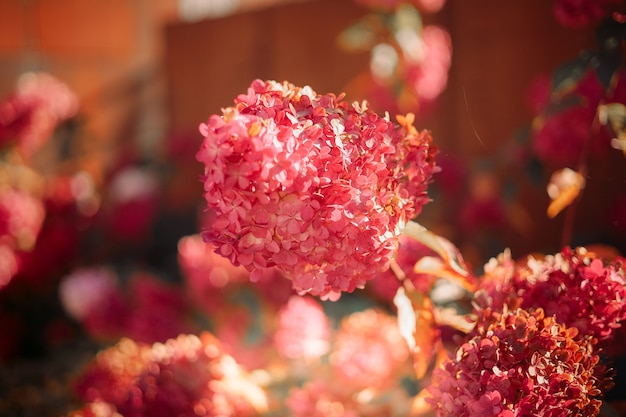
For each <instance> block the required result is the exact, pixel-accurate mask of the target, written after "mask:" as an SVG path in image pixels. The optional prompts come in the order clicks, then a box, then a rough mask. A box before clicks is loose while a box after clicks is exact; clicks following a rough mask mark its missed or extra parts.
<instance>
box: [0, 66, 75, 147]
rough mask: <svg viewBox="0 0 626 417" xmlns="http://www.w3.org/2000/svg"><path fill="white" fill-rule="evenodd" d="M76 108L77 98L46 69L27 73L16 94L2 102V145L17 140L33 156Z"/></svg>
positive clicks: (0, 130)
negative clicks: (42, 71)
mask: <svg viewBox="0 0 626 417" xmlns="http://www.w3.org/2000/svg"><path fill="white" fill-rule="evenodd" d="M77 110H78V99H77V97H76V96H75V95H74V93H73V92H72V91H71V90H70V89H69V88H68V86H67V85H65V84H64V83H63V82H61V81H59V80H58V79H56V78H55V77H53V76H52V75H49V74H46V73H28V74H24V75H23V76H21V77H20V79H19V80H18V84H17V86H16V89H15V91H14V92H13V94H12V95H10V96H9V97H8V98H7V99H5V100H4V101H2V102H0V146H2V145H5V144H7V143H8V144H11V145H13V144H16V145H17V146H18V148H19V149H20V151H21V152H22V154H24V155H25V156H30V155H32V154H33V153H34V152H35V151H36V150H38V149H39V148H40V147H41V146H42V145H43V144H44V143H45V141H46V140H47V139H48V138H49V137H50V136H51V135H52V132H53V130H54V128H55V127H56V125H57V124H58V123H59V122H61V121H63V120H65V119H69V118H71V117H72V116H74V114H76V111H77Z"/></svg>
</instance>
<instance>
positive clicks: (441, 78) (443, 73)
mask: <svg viewBox="0 0 626 417" xmlns="http://www.w3.org/2000/svg"><path fill="white" fill-rule="evenodd" d="M420 36H421V41H422V44H423V50H424V51H423V56H422V59H421V60H420V61H419V62H411V61H407V68H406V81H405V82H406V83H407V84H408V85H409V86H411V87H412V88H413V89H414V90H415V94H416V95H417V101H418V103H419V104H420V107H424V106H427V105H429V104H432V103H433V102H434V101H435V99H436V98H437V97H439V95H440V94H441V93H442V92H443V90H444V89H445V88H446V85H447V84H448V71H449V70H450V65H451V63H452V41H451V39H450V34H448V32H447V31H446V30H445V29H443V28H441V27H439V26H434V25H426V26H424V28H423V29H422V32H421V35H420Z"/></svg>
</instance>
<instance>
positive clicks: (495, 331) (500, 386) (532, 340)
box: [427, 309, 611, 417]
mask: <svg viewBox="0 0 626 417" xmlns="http://www.w3.org/2000/svg"><path fill="white" fill-rule="evenodd" d="M577 334H578V330H577V329H576V328H567V327H565V326H564V325H562V324H560V323H558V322H557V321H556V320H555V318H554V317H548V316H546V315H545V314H544V312H543V310H541V309H537V310H534V312H532V313H529V312H527V311H525V310H521V309H517V310H512V311H509V312H505V313H502V314H500V313H493V314H492V313H491V311H490V310H489V309H485V310H483V311H482V317H481V318H480V319H479V324H478V326H477V327H476V329H475V331H474V332H473V333H472V334H471V335H470V339H469V340H468V341H467V342H465V343H464V344H463V345H461V346H460V347H459V348H458V350H457V351H456V354H455V355H454V357H452V358H450V359H449V360H447V361H446V362H444V364H443V366H442V368H438V369H436V370H435V371H434V372H433V381H432V384H431V386H430V387H429V388H428V390H429V392H430V394H431V395H432V397H431V398H429V399H428V400H427V401H429V402H430V403H431V404H432V405H433V406H434V407H435V409H436V411H437V416H440V417H446V416H450V417H485V416H498V417H505V416H506V417H513V416H529V417H534V416H536V417H539V416H554V417H557V416H563V417H565V416H571V415H576V416H597V415H598V413H599V411H600V405H601V404H602V401H601V398H602V396H603V394H604V392H606V391H607V390H608V389H610V387H611V381H610V380H609V379H608V378H607V377H606V368H605V367H604V366H602V365H601V364H600V363H599V357H598V355H597V354H595V353H594V343H595V341H594V340H595V339H593V338H592V337H582V338H581V337H576V336H577Z"/></svg>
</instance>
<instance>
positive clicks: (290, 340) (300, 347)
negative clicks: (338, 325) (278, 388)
mask: <svg viewBox="0 0 626 417" xmlns="http://www.w3.org/2000/svg"><path fill="white" fill-rule="evenodd" d="M329 339H330V323H329V322H328V319H327V317H326V314H325V313H324V310H323V309H322V306H321V305H320V304H319V302H318V301H316V300H314V299H313V298H310V297H301V296H292V297H291V298H290V299H289V301H288V302H287V305H285V306H284V307H283V308H282V309H281V310H280V311H279V313H278V329H277V330H276V333H274V343H275V344H276V348H277V349H278V351H279V352H280V353H281V354H282V355H283V356H285V357H287V358H290V359H305V360H306V359H317V358H319V357H320V356H322V355H324V354H325V353H327V352H328V350H329V348H330V344H329Z"/></svg>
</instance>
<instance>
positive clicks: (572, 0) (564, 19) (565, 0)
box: [553, 0, 624, 28]
mask: <svg viewBox="0 0 626 417" xmlns="http://www.w3.org/2000/svg"><path fill="white" fill-rule="evenodd" d="M620 7H621V8H622V9H623V7H624V2H623V0H555V1H554V5H553V10H554V15H555V16H556V19H557V20H558V22H559V23H560V24H562V25H563V26H565V27H572V28H578V27H585V26H588V25H591V24H594V23H597V22H599V21H600V20H602V19H603V18H605V17H609V16H610V15H611V13H612V12H613V11H617V10H619V8H620Z"/></svg>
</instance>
